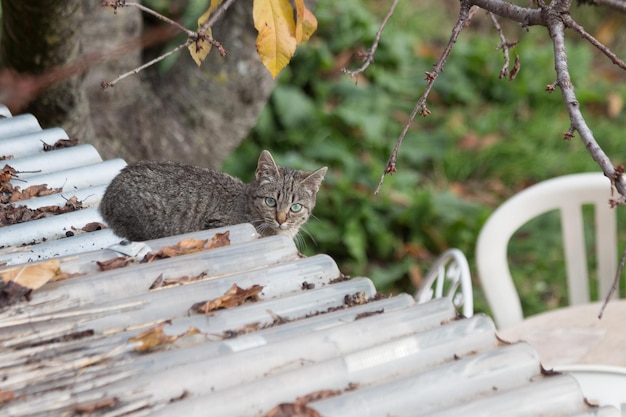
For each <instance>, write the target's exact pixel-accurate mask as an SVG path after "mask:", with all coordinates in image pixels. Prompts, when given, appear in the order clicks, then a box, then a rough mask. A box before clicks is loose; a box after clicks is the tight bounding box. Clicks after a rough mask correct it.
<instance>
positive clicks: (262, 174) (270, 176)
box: [256, 151, 280, 183]
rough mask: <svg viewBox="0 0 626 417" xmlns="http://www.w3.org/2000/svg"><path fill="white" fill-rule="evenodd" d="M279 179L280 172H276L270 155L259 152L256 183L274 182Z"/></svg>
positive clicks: (276, 169)
mask: <svg viewBox="0 0 626 417" xmlns="http://www.w3.org/2000/svg"><path fill="white" fill-rule="evenodd" d="M279 177H280V171H279V170H278V166H277V165H276V162H274V158H272V154H270V153H269V151H263V152H261V156H259V163H258V164H257V167H256V179H257V181H261V183H264V182H274V181H276V179H277V178H279Z"/></svg>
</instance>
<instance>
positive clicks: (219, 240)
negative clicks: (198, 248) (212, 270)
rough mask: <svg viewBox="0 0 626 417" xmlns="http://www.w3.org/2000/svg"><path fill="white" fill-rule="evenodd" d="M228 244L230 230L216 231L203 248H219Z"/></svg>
mask: <svg viewBox="0 0 626 417" xmlns="http://www.w3.org/2000/svg"><path fill="white" fill-rule="evenodd" d="M228 245H230V231H228V230H227V231H225V232H224V233H216V234H215V236H213V237H212V238H211V240H210V241H209V243H208V244H207V245H206V247H205V249H215V248H221V247H223V246H228Z"/></svg>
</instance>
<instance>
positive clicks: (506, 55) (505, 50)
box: [487, 12, 511, 78]
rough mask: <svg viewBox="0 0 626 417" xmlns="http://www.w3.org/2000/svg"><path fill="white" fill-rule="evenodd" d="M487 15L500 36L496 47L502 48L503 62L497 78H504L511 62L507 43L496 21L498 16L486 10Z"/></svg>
mask: <svg viewBox="0 0 626 417" xmlns="http://www.w3.org/2000/svg"><path fill="white" fill-rule="evenodd" d="M487 14H488V15H489V17H490V18H491V22H492V23H493V27H494V28H496V31H497V32H498V35H499V36H500V45H498V47H497V48H496V49H502V54H503V55H504V64H502V69H501V70H500V75H499V76H498V78H506V75H507V73H508V72H509V63H510V62H511V60H510V57H509V45H508V42H507V41H506V38H505V37H504V32H503V31H502V26H500V23H499V22H498V18H497V17H496V15H495V14H493V13H491V12H487Z"/></svg>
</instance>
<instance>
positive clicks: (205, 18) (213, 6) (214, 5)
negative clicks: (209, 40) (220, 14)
mask: <svg viewBox="0 0 626 417" xmlns="http://www.w3.org/2000/svg"><path fill="white" fill-rule="evenodd" d="M220 4H222V0H211V5H210V6H209V8H208V9H206V12H204V13H202V16H200V17H199V18H198V29H200V28H201V27H202V25H204V24H205V23H206V22H208V21H209V17H210V16H211V13H213V12H214V11H215V9H217V8H218V6H219V5H220Z"/></svg>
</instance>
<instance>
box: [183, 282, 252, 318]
mask: <svg viewBox="0 0 626 417" xmlns="http://www.w3.org/2000/svg"><path fill="white" fill-rule="evenodd" d="M262 290H263V286H261V285H257V284H255V285H253V286H251V287H250V288H246V289H242V288H240V287H239V286H238V285H237V284H233V286H232V287H230V288H229V289H228V291H226V293H225V294H224V295H222V296H221V297H218V298H214V299H212V300H209V301H203V302H200V303H195V304H194V305H192V306H191V309H192V310H193V311H195V312H197V313H203V314H207V313H209V312H211V311H215V310H219V309H222V308H232V307H237V306H240V305H242V304H244V303H245V302H248V301H257V300H258V296H259V293H260V292H261V291H262Z"/></svg>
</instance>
